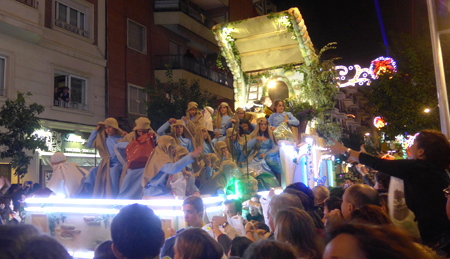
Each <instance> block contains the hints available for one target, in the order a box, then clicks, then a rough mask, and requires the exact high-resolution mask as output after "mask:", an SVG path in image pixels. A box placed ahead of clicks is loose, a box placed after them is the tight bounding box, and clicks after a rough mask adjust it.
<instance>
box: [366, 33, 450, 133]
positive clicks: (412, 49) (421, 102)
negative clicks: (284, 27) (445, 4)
mask: <svg viewBox="0 0 450 259" xmlns="http://www.w3.org/2000/svg"><path fill="white" fill-rule="evenodd" d="M428 36H429V35H428ZM392 37H393V38H394V41H393V44H392V46H393V47H392V49H390V53H391V55H392V57H393V58H394V59H395V60H396V62H397V67H398V71H397V73H395V74H393V75H392V74H389V73H386V74H384V75H382V76H380V78H379V79H377V80H373V81H372V84H371V85H370V86H369V87H368V89H367V90H366V91H365V94H366V96H367V97H368V99H369V103H370V104H371V105H372V106H373V107H374V112H375V115H376V116H381V117H383V118H384V120H385V121H386V122H387V125H386V126H385V127H383V128H381V131H383V132H385V133H386V135H387V136H386V137H387V138H388V139H393V138H394V137H395V136H397V135H399V134H404V135H406V134H409V135H412V134H415V133H416V132H418V131H420V130H422V129H439V128H440V124H439V107H438V99H437V93H436V80H435V75H434V67H433V56H432V52H431V42H430V38H429V37H426V36H424V37H420V38H413V37H412V36H411V35H407V34H403V35H392ZM448 60H449V59H448V58H446V57H444V61H447V63H446V64H445V65H446V67H447V66H448V65H450V64H448ZM446 74H447V75H446V78H450V77H449V76H450V73H449V71H448V70H447V72H446ZM426 108H428V109H430V112H429V113H425V112H424V110H425V109H426Z"/></svg>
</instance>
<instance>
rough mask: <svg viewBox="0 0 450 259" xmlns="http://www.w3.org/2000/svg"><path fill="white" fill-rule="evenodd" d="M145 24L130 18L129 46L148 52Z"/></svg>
mask: <svg viewBox="0 0 450 259" xmlns="http://www.w3.org/2000/svg"><path fill="white" fill-rule="evenodd" d="M146 30H147V29H146V28H145V26H142V25H140V24H139V23H136V22H133V21H132V20H128V47H129V48H130V49H134V50H137V51H140V52H142V53H147V33H146Z"/></svg>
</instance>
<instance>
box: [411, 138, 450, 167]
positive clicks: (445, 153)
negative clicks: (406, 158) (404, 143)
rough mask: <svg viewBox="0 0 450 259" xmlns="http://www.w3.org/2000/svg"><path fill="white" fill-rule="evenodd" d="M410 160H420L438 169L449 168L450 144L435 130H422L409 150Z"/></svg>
mask: <svg viewBox="0 0 450 259" xmlns="http://www.w3.org/2000/svg"><path fill="white" fill-rule="evenodd" d="M410 152H411V155H410V159H422V160H426V161H428V162H430V163H431V164H432V165H433V166H436V167H437V168H440V169H443V170H444V169H448V168H449V166H450V143H449V142H448V140H447V138H446V137H445V135H444V134H442V133H440V132H439V131H436V130H422V131H420V132H419V134H418V135H417V137H416V138H415V140H414V144H413V145H412V146H411V148H410Z"/></svg>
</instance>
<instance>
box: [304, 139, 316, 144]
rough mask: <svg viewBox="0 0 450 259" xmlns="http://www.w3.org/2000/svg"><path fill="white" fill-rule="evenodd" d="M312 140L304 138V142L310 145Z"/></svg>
mask: <svg viewBox="0 0 450 259" xmlns="http://www.w3.org/2000/svg"><path fill="white" fill-rule="evenodd" d="M313 141H314V139H313V138H305V142H306V143H308V144H310V145H312V143H313Z"/></svg>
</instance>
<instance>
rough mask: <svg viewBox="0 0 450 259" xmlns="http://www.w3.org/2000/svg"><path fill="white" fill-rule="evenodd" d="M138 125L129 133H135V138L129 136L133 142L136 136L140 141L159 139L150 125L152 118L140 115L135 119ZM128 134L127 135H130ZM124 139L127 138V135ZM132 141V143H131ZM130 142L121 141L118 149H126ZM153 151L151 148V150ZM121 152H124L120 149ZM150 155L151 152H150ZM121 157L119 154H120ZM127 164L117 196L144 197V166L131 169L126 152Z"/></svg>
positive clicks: (126, 197) (123, 197)
mask: <svg viewBox="0 0 450 259" xmlns="http://www.w3.org/2000/svg"><path fill="white" fill-rule="evenodd" d="M135 123H136V126H135V127H134V128H133V131H132V132H131V133H130V134H128V135H133V136H134V137H133V138H129V139H128V140H130V141H131V142H133V141H136V138H137V139H139V140H140V141H155V142H156V139H157V135H156V133H155V132H154V131H153V129H152V128H151V127H150V120H149V119H147V118H145V117H140V118H139V119H137V120H136V121H135ZM128 135H127V136H128ZM150 135H153V138H148V136H150ZM127 136H125V138H124V139H126V137H127ZM131 142H130V143H131ZM130 143H128V142H119V143H118V144H117V145H116V150H126V148H127V146H128V145H129V144H130ZM149 152H151V150H149ZM120 153H123V152H122V151H120ZM149 155H150V154H149ZM118 157H119V155H118ZM124 160H125V164H124V170H123V171H122V177H121V179H120V191H119V195H118V196H117V198H118V199H141V198H142V190H143V188H142V184H141V182H142V176H143V175H144V166H142V167H139V168H132V169H129V168H128V166H127V162H126V161H127V157H126V152H125V156H124Z"/></svg>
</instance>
